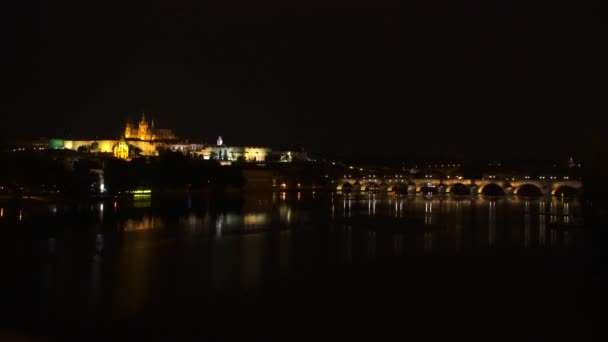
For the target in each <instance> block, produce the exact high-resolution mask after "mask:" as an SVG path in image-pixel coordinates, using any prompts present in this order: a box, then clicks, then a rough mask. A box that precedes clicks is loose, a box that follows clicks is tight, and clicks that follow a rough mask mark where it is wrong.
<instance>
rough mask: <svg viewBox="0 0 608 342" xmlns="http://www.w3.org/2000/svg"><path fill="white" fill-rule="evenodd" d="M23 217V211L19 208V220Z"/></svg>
mask: <svg viewBox="0 0 608 342" xmlns="http://www.w3.org/2000/svg"><path fill="white" fill-rule="evenodd" d="M22 219H23V211H22V210H19V221H21V220H22Z"/></svg>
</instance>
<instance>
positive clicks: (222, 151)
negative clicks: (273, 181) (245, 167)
mask: <svg viewBox="0 0 608 342" xmlns="http://www.w3.org/2000/svg"><path fill="white" fill-rule="evenodd" d="M270 152H271V149H270V148H268V147H248V146H226V145H224V142H223V140H222V137H218V139H217V143H216V145H215V146H207V147H205V148H203V149H202V150H201V151H196V152H195V154H196V155H198V156H200V157H203V158H204V159H208V160H219V161H230V162H236V161H239V162H265V161H266V160H267V158H268V156H269V155H270Z"/></svg>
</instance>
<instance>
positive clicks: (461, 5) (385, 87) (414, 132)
mask: <svg viewBox="0 0 608 342" xmlns="http://www.w3.org/2000/svg"><path fill="white" fill-rule="evenodd" d="M200 2H203V1H162V2H160V1H159V2H155V1H128V2H127V1H95V2H91V1H78V2H72V3H66V2H54V1H44V2H40V3H38V4H34V5H31V6H34V7H31V6H30V5H29V4H28V5H23V6H24V7H25V6H28V7H27V8H15V9H13V8H10V9H9V10H10V11H14V12H15V15H14V16H12V15H11V14H10V13H11V12H10V11H9V12H8V13H9V15H8V18H7V20H6V21H5V23H4V24H3V26H4V25H6V26H7V27H5V30H4V31H5V32H11V34H10V37H9V39H8V42H7V43H6V44H5V47H7V46H8V47H9V48H7V49H6V50H5V52H4V56H3V57H2V58H3V59H5V63H4V64H5V65H9V66H12V65H14V68H13V67H11V68H9V69H12V70H9V71H8V72H9V76H8V78H5V79H8V80H9V81H10V83H11V87H12V90H13V92H9V94H10V98H11V100H13V101H8V102H6V103H5V106H4V114H2V117H3V118H6V119H5V120H3V121H4V122H3V126H4V127H10V128H8V129H6V128H5V129H4V131H5V132H3V134H4V135H5V136H6V137H8V138H12V137H31V136H47V137H50V136H67V135H69V134H71V135H75V136H99V137H118V136H119V134H121V132H122V128H123V126H124V122H125V120H126V119H127V118H131V119H132V120H135V119H137V118H138V117H139V115H140V113H141V112H142V111H145V112H146V113H149V115H150V116H152V117H154V118H155V119H156V120H155V121H156V125H157V126H158V127H167V128H172V129H174V131H175V132H176V133H177V134H178V135H179V136H182V137H192V138H199V139H204V140H207V141H209V142H211V141H214V139H215V138H216V137H217V136H218V135H222V136H223V137H224V141H225V142H226V143H228V144H248V145H273V146H283V145H297V146H303V147H305V148H306V149H308V150H311V151H320V152H353V151H359V152H361V153H363V154H371V155H387V156H390V155H398V156H408V155H414V154H417V155H427V154H428V155H429V156H439V155H442V156H454V157H472V156H477V155H479V156H484V157H485V156H488V157H498V158H503V157H504V158H507V157H517V156H523V157H526V158H535V157H539V158H541V157H542V158H545V157H554V156H555V157H560V158H561V157H562V156H564V155H570V154H580V153H581V150H582V149H584V148H585V146H586V141H587V140H588V139H589V137H599V136H601V134H602V133H604V131H602V130H603V127H600V126H599V125H598V122H599V119H597V118H595V119H594V115H598V114H605V113H606V111H605V106H603V103H601V102H600V101H599V98H600V95H604V94H606V92H605V90H606V88H605V85H604V84H605V78H604V77H603V76H600V75H602V73H603V71H605V67H604V65H603V63H604V61H605V59H604V58H602V57H600V47H601V46H603V45H604V44H605V39H604V38H603V37H601V36H600V34H599V31H600V26H599V24H598V23H599V9H597V11H596V9H595V8H594V7H588V8H578V7H577V8H575V7H573V5H572V4H571V3H569V2H566V1H559V0H558V1H550V2H545V3H543V4H539V3H536V2H534V4H532V2H531V1H519V2H514V1H452V2H451V3H450V2H445V3H440V2H433V1H424V2H420V4H425V5H420V4H419V5H414V4H407V5H397V4H396V3H397V2H395V4H390V3H389V4H386V3H384V4H379V3H377V2H370V5H366V4H363V3H359V4H354V3H353V2H345V3H331V2H325V3H324V5H322V6H321V5H319V6H315V5H313V3H312V2H306V3H305V4H306V5H305V6H297V5H290V6H284V5H281V6H279V5H277V4H280V3H281V2H277V3H276V4H273V3H266V4H265V5H262V6H258V7H251V6H250V7H243V6H241V4H237V3H229V2H222V4H223V5H222V7H210V6H203V5H200V4H199V3H200ZM302 3H303V2H302ZM24 18H26V19H25V20H24ZM12 33H14V34H12ZM18 65H24V66H23V67H19V66H18Z"/></svg>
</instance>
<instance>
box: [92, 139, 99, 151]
mask: <svg viewBox="0 0 608 342" xmlns="http://www.w3.org/2000/svg"><path fill="white" fill-rule="evenodd" d="M90 149H91V151H97V150H99V143H98V142H97V141H95V142H93V143H92V144H91V148H90Z"/></svg>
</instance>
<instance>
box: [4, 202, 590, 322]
mask: <svg viewBox="0 0 608 342" xmlns="http://www.w3.org/2000/svg"><path fill="white" fill-rule="evenodd" d="M83 207H84V209H79V208H76V207H74V208H70V207H63V206H59V207H58V206H57V205H52V206H45V207H44V208H41V209H40V210H39V212H37V209H36V208H30V207H8V208H6V210H5V208H4V207H3V208H0V217H2V218H3V220H0V226H1V227H2V228H3V229H4V231H7V230H10V228H11V227H17V229H19V231H23V232H26V231H30V230H28V229H24V227H25V228H27V227H31V231H32V232H36V234H40V233H41V231H42V232H43V233H44V237H43V238H42V240H39V241H38V240H36V239H39V235H36V234H32V237H31V239H32V241H34V242H32V244H33V245H35V246H37V247H35V248H38V252H42V253H43V254H44V255H45V256H48V258H45V259H43V260H44V261H43V262H44V264H41V265H40V268H39V270H42V271H43V272H46V273H44V274H43V275H42V277H43V278H44V281H43V282H41V284H40V285H39V286H41V287H44V288H46V289H47V290H46V291H49V292H50V291H51V290H50V289H51V288H52V284H64V283H70V281H69V277H70V272H66V271H65V270H66V269H67V270H72V268H71V267H72V266H71V264H70V262H72V260H83V264H86V272H87V273H83V274H81V275H79V277H80V278H79V279H82V280H83V281H82V282H79V283H78V284H77V285H72V286H81V285H82V284H83V283H84V284H87V279H88V287H87V289H88V292H86V293H85V292H82V293H83V295H85V294H86V298H85V297H83V298H82V299H83V300H82V302H83V303H85V304H83V305H88V308H89V310H94V308H97V307H99V306H103V305H108V306H111V307H112V308H114V309H116V310H117V311H119V312H122V313H133V312H138V311H139V310H141V309H142V308H144V307H145V306H146V305H147V304H149V301H150V300H151V298H153V297H154V294H155V293H159V292H162V291H166V290H165V287H167V286H169V287H172V286H173V287H178V286H182V287H184V288H191V290H192V291H203V292H204V291H207V290H211V291H210V293H213V291H215V290H222V289H226V288H228V287H233V288H238V289H244V290H248V289H253V288H258V287H260V286H263V284H264V283H265V282H266V281H267V280H268V279H273V278H277V277H285V276H289V275H290V274H292V273H295V272H297V271H298V268H297V266H298V265H301V264H306V263H309V262H311V261H310V260H319V259H323V258H326V259H327V260H333V261H339V262H341V263H347V264H356V263H361V262H377V261H378V260H382V258H384V257H403V256H405V257H407V256H408V255H415V254H417V253H419V254H420V255H425V254H431V253H437V252H444V251H460V250H464V249H476V248H479V249H487V248H488V247H491V248H495V251H497V250H500V247H503V246H505V247H509V248H511V247H516V248H522V247H523V248H529V249H532V248H547V247H551V248H573V247H575V246H576V244H577V242H578V241H580V239H578V238H577V236H578V235H577V234H579V231H577V230H575V229H571V228H570V225H571V223H572V222H573V221H575V218H577V217H581V207H580V203H579V202H578V201H577V200H571V201H567V200H563V199H556V198H543V199H536V200H534V199H518V198H505V199H486V198H483V197H479V198H477V199H455V198H451V197H446V198H439V197H431V198H422V197H407V196H403V197H397V196H382V195H379V194H378V195H375V196H354V195H348V196H328V195H327V194H323V193H319V194H318V195H317V196H315V197H313V196H312V194H311V193H306V192H300V193H299V194H296V193H290V194H287V193H286V192H281V193H274V194H268V196H250V197H248V198H244V199H224V200H221V201H220V200H217V199H206V198H202V199H201V198H197V197H195V196H192V197H187V198H186V197H184V198H181V199H180V200H167V201H164V202H163V201H156V200H155V199H148V200H146V203H145V205H142V204H141V203H139V204H137V203H136V202H117V201H108V202H105V203H95V204H94V205H89V204H86V205H84V206H83ZM110 208H113V209H110ZM58 209H59V210H58ZM79 210H84V212H83V211H79ZM24 212H26V213H27V220H24V219H23V218H24ZM75 214H77V215H78V222H75V220H74V216H75ZM564 225H565V226H564ZM44 229H48V231H47V232H44ZM74 232H83V234H74ZM36 241H38V242H36ZM36 243H38V244H37V245H36ZM547 245H548V246H547ZM83 246H84V247H83ZM35 248H32V250H35ZM66 251H69V253H67V252H66ZM23 253H25V252H23ZM70 253H71V254H70ZM61 255H67V256H69V257H63V258H62V257H59V256H61ZM68 260H69V261H68ZM327 262H329V261H327ZM62 277H68V278H66V279H63V278H62ZM56 278H58V279H56ZM176 284H178V285H176ZM173 289H175V288H173ZM65 292H66V293H68V292H69V289H66V290H65ZM87 298H88V299H87ZM105 298H107V299H108V300H107V301H106V300H105ZM102 299H104V300H102ZM106 302H107V303H106Z"/></svg>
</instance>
